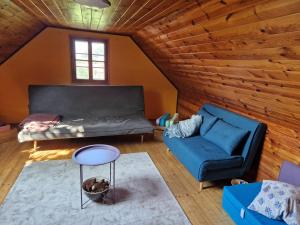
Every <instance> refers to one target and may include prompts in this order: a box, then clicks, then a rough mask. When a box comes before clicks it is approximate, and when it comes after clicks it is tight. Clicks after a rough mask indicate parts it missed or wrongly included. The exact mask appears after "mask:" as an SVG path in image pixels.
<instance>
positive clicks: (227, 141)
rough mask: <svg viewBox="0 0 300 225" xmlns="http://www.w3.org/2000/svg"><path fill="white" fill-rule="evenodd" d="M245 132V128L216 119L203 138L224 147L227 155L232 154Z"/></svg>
mask: <svg viewBox="0 0 300 225" xmlns="http://www.w3.org/2000/svg"><path fill="white" fill-rule="evenodd" d="M247 134H248V131H247V130H244V129H241V128H238V127H234V126H232V125H230V124H229V123H226V122H224V121H222V120H218V121H217V122H216V123H215V124H214V125H213V126H212V127H211V128H210V130H209V131H208V132H207V133H206V134H205V135H204V138H205V139H207V140H209V141H210V142H212V143H214V144H216V145H218V146H219V147H220V148H222V149H224V151H226V152H227V153H228V154H229V155H232V154H233V152H234V150H235V149H236V148H237V147H238V145H239V144H240V143H241V141H242V140H243V139H244V138H245V137H246V135H247Z"/></svg>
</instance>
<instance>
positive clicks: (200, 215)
mask: <svg viewBox="0 0 300 225" xmlns="http://www.w3.org/2000/svg"><path fill="white" fill-rule="evenodd" d="M94 143H106V144H112V145H114V146H116V147H118V148H119V149H120V150H121V153H132V152H148V154H149V155H150V157H151V158H152V160H153V162H154V163H155V165H156V167H157V168H158V169H159V171H160V173H161V175H162V176H163V178H164V179H165V181H166V183H167V184H168V186H169V188H170V189H171V191H172V193H173V194H174V195H175V197H176V199H177V200H178V202H179V203H180V205H181V207H182V208H183V210H184V211H185V213H186V215H187V216H188V218H189V219H190V221H191V223H192V224H194V225H196V224H199V225H200V224H201V225H203V224H209V225H213V224H216V225H220V224H222V225H227V224H234V223H233V222H232V221H231V219H230V218H229V217H228V216H227V215H226V213H225V212H224V211H223V209H222V205H221V203H222V185H220V184H218V185H217V186H213V187H208V188H206V189H204V190H203V191H202V192H200V193H199V192H198V186H199V185H198V183H197V182H196V181H195V179H194V178H193V177H192V176H191V175H190V174H189V173H188V172H187V170H186V169H185V168H184V167H183V166H182V164H180V163H179V162H178V161H177V160H176V159H175V157H174V156H173V155H172V153H168V152H167V151H166V147H165V145H164V144H163V143H162V142H159V141H154V140H152V138H150V137H148V138H146V140H145V142H144V143H143V144H141V143H140V142H139V138H138V137H118V138H115V137H114V138H112V137H111V138H93V139H76V140H75V139H74V140H60V141H56V140H54V141H44V142H39V143H38V146H39V148H38V149H37V151H36V152H34V151H33V149H32V143H23V144H19V143H18V142H17V141H16V140H15V137H12V138H11V139H9V140H5V142H4V143H3V142H2V143H0V203H2V202H3V201H4V199H5V197H6V195H7V193H8V191H9V190H10V188H11V186H12V185H13V184H14V182H15V180H16V178H17V177H18V175H19V173H20V171H21V170H22V168H23V167H24V165H25V164H27V163H31V162H35V161H48V160H55V159H70V158H71V155H72V153H73V151H74V150H75V149H76V148H79V147H81V146H84V145H87V144H94ZM206 185H207V184H206Z"/></svg>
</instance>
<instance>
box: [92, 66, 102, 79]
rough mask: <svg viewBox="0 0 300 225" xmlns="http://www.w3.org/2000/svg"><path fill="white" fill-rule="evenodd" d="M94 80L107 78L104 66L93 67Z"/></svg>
mask: <svg viewBox="0 0 300 225" xmlns="http://www.w3.org/2000/svg"><path fill="white" fill-rule="evenodd" d="M93 80H105V73H104V68H93Z"/></svg>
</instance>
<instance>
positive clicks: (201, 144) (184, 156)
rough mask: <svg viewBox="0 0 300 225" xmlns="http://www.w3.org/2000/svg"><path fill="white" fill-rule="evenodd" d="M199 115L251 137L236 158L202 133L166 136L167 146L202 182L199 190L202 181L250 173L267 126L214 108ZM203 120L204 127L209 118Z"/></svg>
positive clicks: (246, 138) (203, 109) (237, 150)
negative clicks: (239, 129) (222, 122)
mask: <svg viewBox="0 0 300 225" xmlns="http://www.w3.org/2000/svg"><path fill="white" fill-rule="evenodd" d="M198 113H199V114H201V115H205V114H207V113H208V114H210V115H213V116H215V117H217V118H218V120H222V121H224V122H226V123H228V124H231V125H232V126H234V127H238V128H241V129H243V130H246V131H248V135H247V136H246V137H245V140H244V141H243V143H242V144H241V145H239V146H238V149H236V150H235V154H232V155H230V154H228V153H227V152H226V151H225V150H224V149H223V148H222V147H220V145H219V146H218V145H216V144H215V143H213V142H212V141H209V140H208V139H207V138H206V136H205V135H204V136H202V135H200V133H198V134H197V135H195V136H192V137H189V138H169V137H168V136H166V135H164V143H165V144H166V145H167V147H168V148H169V150H170V151H171V152H172V153H173V154H174V155H175V157H176V158H177V159H178V160H179V161H180V162H181V163H182V164H183V165H184V166H185V167H186V168H187V169H188V170H189V172H190V173H191V174H192V175H193V176H194V177H195V178H196V179H197V180H198V181H200V189H202V185H203V183H202V181H211V180H220V179H228V178H236V177H242V176H243V175H244V174H245V173H246V172H247V171H249V169H250V167H251V165H252V163H253V160H254V158H255V155H256V153H257V152H258V151H259V150H260V148H262V144H263V141H264V136H265V132H266V125H265V124H263V123H260V122H258V121H255V120H252V119H249V118H247V117H244V116H241V115H239V114H236V113H233V112H230V111H228V110H226V109H224V108H220V107H218V106H215V105H212V104H204V105H203V107H202V108H201V109H200V111H199V112H198ZM203 119H204V121H203V123H204V122H205V120H206V117H205V116H204V118H203ZM201 126H206V125H204V124H202V125H201ZM229 135H230V134H229ZM218 141H219V142H222V141H223V140H218Z"/></svg>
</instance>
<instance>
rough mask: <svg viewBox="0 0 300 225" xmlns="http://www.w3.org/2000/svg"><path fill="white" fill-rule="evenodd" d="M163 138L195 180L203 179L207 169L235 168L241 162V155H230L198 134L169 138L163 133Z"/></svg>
mask: <svg viewBox="0 0 300 225" xmlns="http://www.w3.org/2000/svg"><path fill="white" fill-rule="evenodd" d="M163 138H164V142H165V144H166V145H167V146H168V147H169V148H170V149H171V151H172V153H173V154H174V155H175V156H176V158H177V159H178V160H179V161H180V162H181V163H183V164H184V165H185V167H186V168H187V169H188V170H189V171H190V172H191V174H192V175H193V176H194V177H195V178H196V179H197V180H203V179H205V174H207V172H208V171H213V170H220V169H222V170H224V169H226V168H236V167H239V166H241V165H242V164H243V157H241V156H230V155H228V154H227V153H226V152H225V151H224V150H222V149H221V148H220V147H218V146H217V145H215V144H213V143H211V142H209V141H207V140H206V139H204V138H203V137H201V136H199V135H198V136H193V137H189V138H176V137H175V138H169V137H168V136H165V135H164V137H163Z"/></svg>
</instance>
